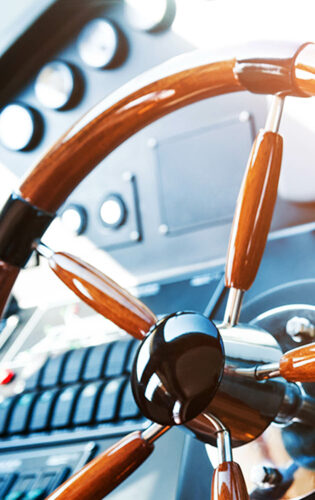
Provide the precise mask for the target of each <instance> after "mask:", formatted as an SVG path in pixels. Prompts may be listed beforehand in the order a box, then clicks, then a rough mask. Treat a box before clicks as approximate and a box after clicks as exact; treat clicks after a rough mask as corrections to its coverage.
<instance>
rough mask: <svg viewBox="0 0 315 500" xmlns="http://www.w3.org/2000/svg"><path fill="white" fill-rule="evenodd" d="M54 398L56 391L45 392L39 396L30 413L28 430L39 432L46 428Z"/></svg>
mask: <svg viewBox="0 0 315 500" xmlns="http://www.w3.org/2000/svg"><path fill="white" fill-rule="evenodd" d="M56 397H57V390H54V391H45V392H43V393H42V394H41V395H40V396H39V398H38V399H37V400H36V402H35V405H34V408H33V411H32V417H31V421H30V424H29V430H31V431H41V430H44V429H46V428H47V427H48V419H49V416H50V413H51V409H52V405H53V403H54V401H55V398H56Z"/></svg>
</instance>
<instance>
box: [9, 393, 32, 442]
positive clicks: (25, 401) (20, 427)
mask: <svg viewBox="0 0 315 500" xmlns="http://www.w3.org/2000/svg"><path fill="white" fill-rule="evenodd" d="M34 399H35V394H22V396H20V397H19V398H18V399H17V401H16V403H15V405H14V407H13V410H12V414H11V418H10V422H9V426H8V433H9V434H17V433H19V432H24V431H25V430H26V427H27V424H28V418H29V415H30V412H31V409H32V406H33V403H34Z"/></svg>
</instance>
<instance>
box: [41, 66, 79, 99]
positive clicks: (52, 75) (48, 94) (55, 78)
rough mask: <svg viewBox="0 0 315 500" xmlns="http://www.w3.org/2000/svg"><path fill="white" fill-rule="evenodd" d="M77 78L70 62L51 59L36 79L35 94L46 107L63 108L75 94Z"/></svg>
mask: <svg viewBox="0 0 315 500" xmlns="http://www.w3.org/2000/svg"><path fill="white" fill-rule="evenodd" d="M75 88H76V79H75V76H74V72H73V70H72V69H71V67H70V66H69V64H67V63H65V62H62V61H51V62H49V63H47V64H45V66H44V67H43V68H42V69H41V70H40V72H39V73H38V75H37V78H36V81H35V94H36V97H37V99H38V100H39V102H40V103H41V104H42V105H43V106H45V107H46V108H51V109H62V108H64V107H65V106H67V105H68V104H69V103H70V101H71V99H72V97H73V94H74V91H75Z"/></svg>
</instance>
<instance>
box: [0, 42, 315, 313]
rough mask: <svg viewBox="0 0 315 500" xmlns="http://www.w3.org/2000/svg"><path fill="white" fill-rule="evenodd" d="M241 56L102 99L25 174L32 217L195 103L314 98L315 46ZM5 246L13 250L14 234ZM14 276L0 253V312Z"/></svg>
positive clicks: (198, 58)
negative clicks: (125, 146)
mask: <svg viewBox="0 0 315 500" xmlns="http://www.w3.org/2000/svg"><path fill="white" fill-rule="evenodd" d="M246 50H248V49H245V55H243V56H242V57H239V58H235V57H233V58H231V57H230V56H229V53H233V54H235V48H234V49H231V50H226V49H225V50H224V56H222V59H221V60H218V57H217V56H216V57H215V58H214V57H213V54H211V52H210V51H195V52H192V53H190V54H188V55H187V54H185V55H184V56H179V57H177V58H174V59H172V60H170V61H168V62H167V63H165V64H162V65H160V66H158V67H156V68H153V70H150V71H148V72H147V73H145V74H144V75H141V76H140V77H138V78H136V79H134V80H132V81H131V82H129V83H128V84H126V85H125V86H124V87H122V88H121V89H119V90H118V91H116V92H114V93H113V94H111V95H110V96H109V97H106V98H105V99H104V100H103V101H101V102H100V103H99V104H97V105H96V106H95V107H94V108H93V109H92V110H91V111H89V112H88V113H87V114H86V115H85V116H84V117H83V118H81V119H80V120H79V121H78V122H77V123H76V124H75V125H74V126H73V127H72V128H71V129H70V130H69V131H68V132H67V133H66V134H65V135H64V136H63V137H61V139H59V141H57V143H56V144H55V145H54V146H53V147H52V148H51V149H50V150H49V151H48V153H47V154H46V155H45V156H44V157H43V158H42V159H41V160H40V161H39V163H38V164H37V165H36V166H35V167H34V168H33V169H32V170H31V171H30V173H29V174H27V176H26V177H25V179H24V180H23V181H22V183H21V185H20V188H19V197H20V199H22V200H25V202H27V204H28V205H29V206H30V207H32V208H33V209H34V210H35V211H38V210H43V211H45V212H46V213H48V214H53V213H55V211H56V210H58V208H59V207H60V206H61V205H62V204H63V202H64V201H65V200H66V199H67V197H68V196H69V195H70V193H71V192H72V191H73V190H74V188H75V187H76V186H77V185H78V184H79V183H80V182H81V181H82V180H83V179H84V178H85V177H86V176H87V175H88V174H89V173H90V172H91V171H92V170H93V168H94V167H95V166H96V165H97V164H98V163H99V162H100V161H101V160H103V159H104V158H105V157H106V156H107V155H108V154H109V153H110V152H111V151H113V150H114V149H115V148H116V147H118V146H119V145H120V144H121V143H122V142H124V141H125V140H126V139H128V138H129V137H130V136H132V135H133V134H135V133H136V132H137V131H139V130H140V129H142V128H144V127H145V126H146V125H148V124H150V123H152V122H153V121H155V120H157V119H158V118H161V117H162V116H165V115H166V114H168V113H171V112H172V111H175V110H177V109H179V108H182V107H184V106H186V105H188V104H192V103H194V102H197V101H199V100H202V99H206V98H209V97H214V96H219V95H222V94H226V93H230V92H237V91H242V90H250V91H252V92H257V93H264V94H282V95H295V96H301V97H307V96H311V95H313V94H315V80H314V79H313V75H314V73H315V45H314V44H303V45H297V44H293V45H292V43H291V42H290V43H282V44H279V43H277V45H276V47H275V46H274V45H270V43H269V45H268V43H267V44H259V46H257V47H256V46H255V44H254V46H253V45H251V47H250V54H248V53H246ZM216 53H217V52H216ZM252 53H254V57H252V56H251V54H252ZM257 54H258V55H257ZM7 219H8V217H6V214H4V215H3V216H2V222H3V221H4V233H5V236H7V234H6V233H7V232H8V229H7V227H8V226H10V223H11V221H9V220H7ZM2 236H3V235H2ZM6 239H7V240H8V242H7V246H8V248H10V245H11V243H12V241H11V239H14V230H13V229H12V228H11V229H10V234H9V237H8V238H6ZM21 267H22V266H21ZM18 273H19V265H18V266H17V265H16V263H15V262H12V261H11V262H10V260H9V259H7V258H3V256H2V255H1V254H0V290H1V292H0V311H2V310H3V308H4V305H5V303H6V301H7V297H8V295H9V293H10V290H11V288H12V286H13V284H14V282H15V279H16V277H17V276H18Z"/></svg>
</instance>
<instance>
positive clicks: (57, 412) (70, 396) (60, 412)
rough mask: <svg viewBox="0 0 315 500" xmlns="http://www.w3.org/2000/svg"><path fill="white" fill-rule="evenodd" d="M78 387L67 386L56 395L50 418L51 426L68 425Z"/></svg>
mask: <svg viewBox="0 0 315 500" xmlns="http://www.w3.org/2000/svg"><path fill="white" fill-rule="evenodd" d="M79 389H80V387H78V386H76V387H67V388H66V389H64V390H63V391H62V392H61V393H60V394H59V396H58V398H57V400H56V404H55V409H54V412H53V415H52V419H51V424H50V425H51V427H52V428H55V427H68V426H69V425H70V422H71V416H72V409H73V407H74V403H75V400H76V398H77V395H78V392H79Z"/></svg>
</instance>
